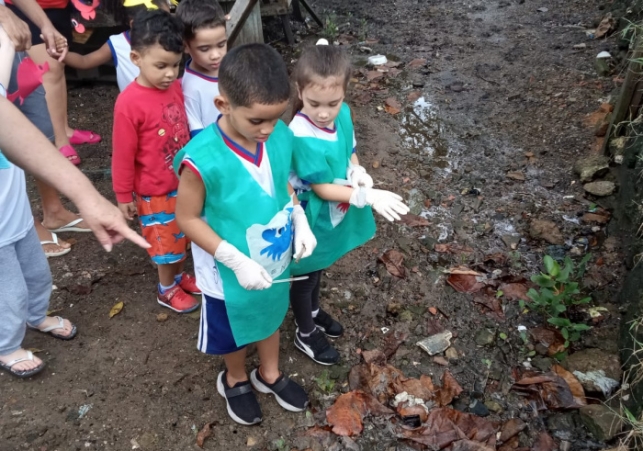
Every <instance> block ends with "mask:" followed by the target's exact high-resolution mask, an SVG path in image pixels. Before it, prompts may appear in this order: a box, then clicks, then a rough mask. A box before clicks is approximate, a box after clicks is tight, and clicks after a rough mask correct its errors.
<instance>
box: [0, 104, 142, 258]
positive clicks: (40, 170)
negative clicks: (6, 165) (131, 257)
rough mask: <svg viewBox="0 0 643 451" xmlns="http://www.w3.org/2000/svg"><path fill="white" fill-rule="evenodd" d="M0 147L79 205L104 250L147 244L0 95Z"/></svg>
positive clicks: (16, 161) (116, 209) (28, 170)
mask: <svg viewBox="0 0 643 451" xmlns="http://www.w3.org/2000/svg"><path fill="white" fill-rule="evenodd" d="M0 124H2V129H0V149H2V153H3V154H4V155H5V156H6V157H7V158H8V159H9V160H11V161H12V162H13V163H14V164H16V165H17V166H19V167H21V168H23V169H24V170H26V171H27V172H30V173H31V174H33V175H35V176H36V177H38V178H39V179H40V180H42V181H44V182H46V183H48V184H50V185H51V186H53V187H54V188H56V189H57V190H58V191H60V192H61V193H63V194H64V195H65V196H67V197H68V198H69V199H71V201H72V202H74V204H76V206H77V207H78V210H79V211H80V214H81V216H82V217H83V219H84V220H85V222H86V223H87V225H88V226H89V227H90V228H91V229H92V232H94V235H96V238H98V241H99V242H100V243H101V245H102V246H103V248H105V250H106V251H107V252H109V251H110V250H111V249H112V245H113V244H115V243H118V242H120V241H122V240H123V239H128V240H130V241H132V242H133V243H135V244H137V245H139V246H141V247H144V248H147V247H149V244H147V242H146V241H145V240H144V239H143V238H142V237H140V236H139V235H138V234H137V233H136V232H134V231H133V230H132V229H130V228H129V227H128V226H127V223H126V222H125V219H124V218H123V215H122V214H121V212H120V210H119V209H118V208H116V206H115V205H114V204H112V203H111V202H109V201H108V200H107V199H105V198H104V197H103V196H101V195H100V194H99V193H98V191H96V188H94V186H93V185H92V184H91V182H90V181H89V180H88V179H87V177H85V176H84V175H83V173H82V172H80V171H79V170H78V169H77V168H76V167H75V166H74V165H73V164H71V163H70V162H69V161H68V160H67V159H66V158H65V157H63V156H62V154H60V152H58V151H57V150H56V148H55V147H54V146H53V145H52V144H51V143H50V142H49V141H48V140H47V138H45V136H44V135H43V134H42V133H40V132H39V131H38V130H37V129H36V127H34V126H33V125H32V124H31V122H29V120H28V119H27V118H26V117H25V116H23V115H22V113H20V111H18V109H17V108H16V107H15V106H14V105H13V104H12V103H11V102H9V101H8V100H7V99H5V98H4V97H1V98H0Z"/></svg>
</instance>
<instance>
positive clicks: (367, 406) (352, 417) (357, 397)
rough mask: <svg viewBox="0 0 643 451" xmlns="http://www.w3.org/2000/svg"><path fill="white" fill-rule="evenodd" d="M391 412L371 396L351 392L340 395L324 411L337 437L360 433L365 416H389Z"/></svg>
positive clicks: (359, 392) (360, 392)
mask: <svg viewBox="0 0 643 451" xmlns="http://www.w3.org/2000/svg"><path fill="white" fill-rule="evenodd" d="M392 413H393V412H392V411H391V409H389V408H388V407H386V406H384V405H382V404H381V403H380V402H378V401H377V399H375V397H373V396H372V395H369V394H367V393H364V392H362V391H351V392H348V393H344V394H343V395H340V396H339V398H337V400H336V401H335V404H333V405H332V406H331V407H330V409H328V410H327V411H326V420H327V421H328V424H329V425H331V426H332V428H333V429H332V430H333V432H334V433H335V434H337V435H342V436H355V435H359V434H361V432H362V429H363V424H362V420H363V419H364V417H365V416H367V415H376V416H377V415H390V414H392Z"/></svg>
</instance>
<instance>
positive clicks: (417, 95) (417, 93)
mask: <svg viewBox="0 0 643 451" xmlns="http://www.w3.org/2000/svg"><path fill="white" fill-rule="evenodd" d="M420 97H422V92H421V91H411V92H410V93H409V95H408V96H406V100H408V101H409V102H415V101H416V100H417V99H419V98H420Z"/></svg>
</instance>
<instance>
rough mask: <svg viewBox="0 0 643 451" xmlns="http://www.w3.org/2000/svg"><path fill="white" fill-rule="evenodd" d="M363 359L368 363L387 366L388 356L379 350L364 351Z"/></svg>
mask: <svg viewBox="0 0 643 451" xmlns="http://www.w3.org/2000/svg"><path fill="white" fill-rule="evenodd" d="M362 358H363V359H364V362H366V363H377V364H378V365H385V364H386V355H384V353H383V352H382V351H380V350H379V349H373V350H372V351H362Z"/></svg>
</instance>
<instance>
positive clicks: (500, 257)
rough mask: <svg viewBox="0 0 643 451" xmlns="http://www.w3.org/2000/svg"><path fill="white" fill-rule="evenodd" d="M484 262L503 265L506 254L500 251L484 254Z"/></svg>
mask: <svg viewBox="0 0 643 451" xmlns="http://www.w3.org/2000/svg"><path fill="white" fill-rule="evenodd" d="M484 262H485V263H486V264H490V263H494V264H496V265H498V266H503V265H504V264H505V263H507V256H506V255H505V254H503V253H502V252H496V253H495V254H489V255H485V257H484Z"/></svg>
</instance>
